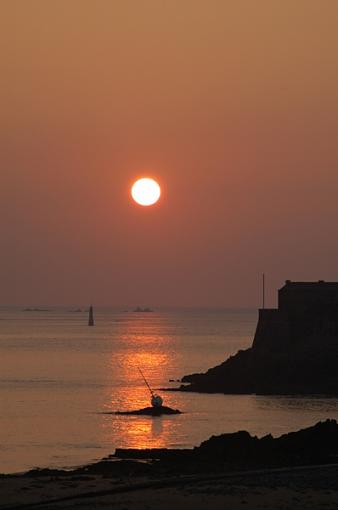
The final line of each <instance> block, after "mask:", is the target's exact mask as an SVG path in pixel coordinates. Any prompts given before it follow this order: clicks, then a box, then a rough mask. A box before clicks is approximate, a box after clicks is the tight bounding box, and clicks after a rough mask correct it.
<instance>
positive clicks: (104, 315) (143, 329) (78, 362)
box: [0, 307, 338, 473]
mask: <svg viewBox="0 0 338 510" xmlns="http://www.w3.org/2000/svg"><path fill="white" fill-rule="evenodd" d="M94 313H95V326H94V327H88V325H87V322H88V312H87V310H86V309H85V308H83V309H76V308H72V307H68V308H48V309H29V310H27V309H23V308H13V307H2V308H1V309H0V473H15V472H22V471H25V470H28V469H31V468H35V467H40V468H45V467H50V468H71V467H75V466H79V465H83V464H86V463H90V462H94V461H97V460H99V459H102V458H103V457H105V456H108V455H110V454H112V453H114V451H115V448H127V447H130V448H191V447H193V446H196V445H198V444H200V443H201V442H202V441H203V440H206V439H207V438H209V437H210V436H212V435H216V434H221V433H224V432H235V431H238V430H247V431H249V432H250V433H251V434H254V435H257V436H259V437H261V436H263V435H265V434H268V433H272V434H273V435H274V436H279V435H281V434H283V433H286V432H289V431H294V430H298V429H299V428H302V427H306V426H310V425H312V424H314V423H315V422H317V421H319V420H324V419H326V418H335V419H338V399H336V398H325V397H318V396H313V397H311V396H310V397H299V396H292V397H290V396H257V395H222V394H212V395H210V394H198V393H179V392H164V391H161V392H160V393H161V395H162V397H163V398H164V404H165V405H167V406H170V407H172V408H175V409H180V410H181V411H182V414H180V415H173V416H163V417H157V418H152V417H148V416H118V415H114V414H107V413H113V412H115V411H125V410H135V409H139V408H142V407H146V406H148V405H149V403H150V394H149V390H148V389H147V387H146V386H145V384H144V381H143V379H142V377H141V374H140V372H139V368H141V370H142V371H143V373H144V375H145V377H146V378H147V380H148V381H149V384H150V385H151V387H152V388H154V389H156V388H161V387H175V386H178V385H179V383H178V382H177V380H179V379H180V378H181V377H182V376H183V375H185V374H191V373H195V372H202V371H206V370H207V369H208V368H210V367H213V366H215V365H218V364H220V363H221V362H222V361H224V360H225V359H226V358H227V357H228V356H231V355H233V354H234V353H236V352H237V351H238V350H239V349H245V348H247V347H249V346H250V345H251V343H252V340H253V336H254V332H255V328H256V323H257V311H256V310H239V309H236V310H230V309H177V310H176V309H155V310H154V311H153V313H150V312H149V313H142V312H133V311H132V310H130V309H129V310H126V309H124V308H95V309H94Z"/></svg>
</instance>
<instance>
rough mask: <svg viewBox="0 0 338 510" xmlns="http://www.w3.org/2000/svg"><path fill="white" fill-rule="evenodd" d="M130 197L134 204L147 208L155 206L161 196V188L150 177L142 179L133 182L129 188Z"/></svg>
mask: <svg viewBox="0 0 338 510" xmlns="http://www.w3.org/2000/svg"><path fill="white" fill-rule="evenodd" d="M131 196H132V197H133V199H134V200H135V202H136V203H138V204H140V205H143V206H149V205H153V204H156V202H157V201H158V199H159V198H160V196H161V188H160V185H159V184H158V182H156V181H155V180H154V179H150V177H143V178H142V179H138V180H137V181H135V182H134V184H133V185H132V188H131Z"/></svg>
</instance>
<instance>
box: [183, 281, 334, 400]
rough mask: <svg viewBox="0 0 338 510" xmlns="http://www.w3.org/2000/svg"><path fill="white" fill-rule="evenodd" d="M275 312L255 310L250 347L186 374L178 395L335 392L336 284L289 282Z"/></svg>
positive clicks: (281, 293)
mask: <svg viewBox="0 0 338 510" xmlns="http://www.w3.org/2000/svg"><path fill="white" fill-rule="evenodd" d="M278 297H279V306H278V309H261V310H259V318H258V324H257V328H256V333H255V336H254V340H253V343H252V346H251V347H250V348H249V349H246V350H241V351H239V352H238V353H237V354H236V355H234V356H231V357H230V358H228V359H227V360H226V361H224V362H223V363H221V364H220V365H218V366H216V367H213V368H211V369H209V370H208V371H207V372H205V373H197V374H190V375H186V376H184V377H183V378H182V382H183V383H188V384H183V385H181V386H180V388H177V389H178V390H180V391H196V392H207V393H235V394H236V393H238V394H239V393H242V394H243V393H256V394H326V395H337V394H338V283H334V282H323V281H319V282H290V281H287V282H286V284H285V286H284V287H282V288H281V289H280V290H279V294H278Z"/></svg>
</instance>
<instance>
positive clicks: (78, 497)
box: [0, 464, 338, 510]
mask: <svg viewBox="0 0 338 510" xmlns="http://www.w3.org/2000/svg"><path fill="white" fill-rule="evenodd" d="M0 495H1V500H0V501H1V503H0V509H1V510H5V509H6V510H7V509H8V510H9V509H13V510H14V509H16V510H19V509H22V510H23V509H24V508H27V510H28V509H34V508H36V509H46V510H53V509H61V508H62V509H69V510H70V509H72V510H92V509H94V508H97V509H101V508H102V509H105V508H110V509H111V508H114V509H118V510H127V509H128V510H146V509H155V508H156V509H161V510H169V509H170V510H172V509H173V508H175V509H181V508H182V509H183V508H184V509H186V510H189V509H194V510H202V509H203V510H204V509H205V508H206V507H209V508H211V509H215V510H218V509H224V508H228V509H231V510H237V509H243V508H250V509H254V510H256V509H257V510H258V509H263V508H266V509H284V510H285V509H294V510H298V509H315V510H317V509H321V508H323V509H324V508H325V509H333V508H337V502H338V465H337V464H335V465H329V466H311V467H299V468H283V469H275V470H256V471H250V472H246V473H226V474H217V475H214V476H213V475H203V474H199V475H192V476H182V477H171V478H170V477H162V478H160V479H156V478H153V477H149V476H148V477H147V476H144V477H142V476H141V477H140V476H137V477H121V478H119V477H116V476H115V477H113V478H112V477H104V476H102V475H97V476H73V475H72V474H69V475H65V476H57V477H55V476H54V477H53V476H47V477H42V476H36V477H34V478H27V477H24V476H17V477H14V476H11V477H5V478H2V479H0Z"/></svg>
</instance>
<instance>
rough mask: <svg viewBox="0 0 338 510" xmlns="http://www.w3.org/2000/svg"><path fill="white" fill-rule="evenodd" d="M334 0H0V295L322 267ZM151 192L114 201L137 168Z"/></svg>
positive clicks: (179, 294)
mask: <svg viewBox="0 0 338 510" xmlns="http://www.w3.org/2000/svg"><path fill="white" fill-rule="evenodd" d="M337 21H338V3H337V2H334V1H330V0H328V1H327V2H324V4H323V3H321V2H318V1H315V0H298V1H297V2H293V1H291V0H285V1H284V2H280V1H279V0H278V1H277V0H272V1H271V0H269V1H268V0H258V1H257V2H247V1H244V0H238V1H237V2H225V1H223V0H222V1H221V0H212V1H211V2H205V1H202V0H180V1H176V0H172V1H170V2H169V1H168V2H167V1H162V2H159V1H157V0H142V1H140V2H133V1H129V0H125V1H124V2H110V1H108V0H107V1H106V0H99V1H97V2H92V1H89V0H81V1H80V0H67V1H66V0H59V1H58V2H45V1H42V0H31V1H30V2H20V1H19V0H12V1H11V2H5V3H4V4H3V6H2V16H1V20H0V26H1V32H0V33H1V42H2V44H1V46H0V55H1V61H2V87H1V92H0V105H1V112H2V115H1V120H0V130H1V137H0V139H1V150H0V169H1V186H0V232H1V265H0V281H1V295H0V304H19V305H22V304H25V305H27V306H29V305H35V304H40V305H43V304H50V305H51V304H60V305H73V304H74V303H80V304H81V303H86V302H88V303H89V302H93V303H95V304H97V305H100V304H106V305H108V304H111V305H117V304H120V303H140V304H145V305H149V306H153V307H156V306H166V305H170V306H172V305H177V306H210V307H212V306H225V307H235V306H239V307H257V306H259V305H260V291H261V286H260V278H261V273H262V272H265V273H266V274H267V287H268V295H267V303H266V304H267V306H274V305H275V303H276V295H277V288H278V287H280V286H281V285H282V284H283V282H284V280H285V279H291V280H319V279H323V280H338V266H337V260H338V236H337V218H338V200H337V196H338V144H337V140H338V59H337V50H338V31H337ZM141 175H142V176H143V175H147V176H148V175H149V176H151V177H154V178H155V179H158V181H159V182H160V184H161V187H162V192H163V194H162V197H161V199H160V201H159V202H158V204H156V205H155V206H153V207H149V208H147V209H141V208H140V207H138V206H136V205H135V204H133V203H132V201H131V199H130V194H129V193H130V186H131V184H132V182H133V181H134V180H135V179H136V178H137V177H139V176H141Z"/></svg>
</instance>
